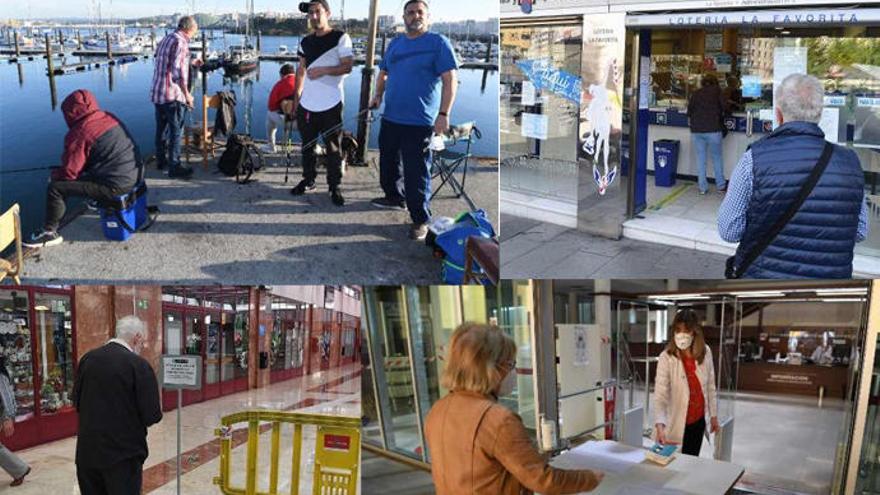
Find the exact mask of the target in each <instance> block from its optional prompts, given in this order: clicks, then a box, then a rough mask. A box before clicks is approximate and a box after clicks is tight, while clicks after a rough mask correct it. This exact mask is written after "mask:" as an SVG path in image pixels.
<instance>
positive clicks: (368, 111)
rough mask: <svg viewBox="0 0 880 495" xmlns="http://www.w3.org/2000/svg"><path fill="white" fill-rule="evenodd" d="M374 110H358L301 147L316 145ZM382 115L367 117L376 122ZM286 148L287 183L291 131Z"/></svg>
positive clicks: (368, 120) (285, 172)
mask: <svg viewBox="0 0 880 495" xmlns="http://www.w3.org/2000/svg"><path fill="white" fill-rule="evenodd" d="M373 110H374V109H372V108H365V109H363V110H361V111H360V112H358V113H357V115H355V116H354V117H349V118H348V119H344V120H343V121H342V122H340V123H338V124H336V125H334V126H333V127H331V128H329V129H326V130H324V131H323V132H321V133H319V134H318V137H316V138H315V139H312V140H311V141H309V142H308V143H306V144H303V145H302V147H301V148H300V149H302V150H305V149H306V148H308V147H310V146H311V147H314V146H315V145H316V144H318V140H319V139H321V138H323V137H324V136H326V135H327V134H332V133H334V132H336V131H338V130H340V129H342V128H343V127H345V124H346V122H351V121H352V120H355V119H359V118H361V116H362V115H363V114H365V113H366V114H369V113H370V112H372V111H373ZM380 116H381V115H376V114H370V115H368V117H367V122H374V121H375V120H376V119H377V118H379V117H380ZM284 148H285V152H286V166H285V169H284V183H285V184H287V178H288V175H289V174H290V162H291V156H290V153H291V151H292V148H293V142H292V140H291V137H290V133H288V134H287V144H286V145H285V146H284Z"/></svg>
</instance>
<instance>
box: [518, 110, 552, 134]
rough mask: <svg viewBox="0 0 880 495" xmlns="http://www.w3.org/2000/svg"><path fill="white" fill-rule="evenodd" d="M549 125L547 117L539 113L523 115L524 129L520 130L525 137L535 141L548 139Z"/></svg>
mask: <svg viewBox="0 0 880 495" xmlns="http://www.w3.org/2000/svg"><path fill="white" fill-rule="evenodd" d="M547 123H548V119H547V116H546V115H541V114H538V113H524V114H522V129H521V130H520V132H521V134H522V136H523V137H527V138H533V139H541V140H545V139H547Z"/></svg>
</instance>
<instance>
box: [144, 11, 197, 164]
mask: <svg viewBox="0 0 880 495" xmlns="http://www.w3.org/2000/svg"><path fill="white" fill-rule="evenodd" d="M198 29H199V27H198V25H197V24H196V20H195V18H193V17H192V16H184V17H181V18H180V22H178V23H177V31H174V32H173V33H171V34H169V35H167V36H165V37H164V38H163V39H162V41H160V42H159V45H158V46H157V47H156V55H155V59H156V60H155V63H154V69H153V84H152V86H151V87H150V99H151V100H152V101H153V104H154V105H156V166H157V167H158V168H159V170H162V169H164V168H165V167H166V166H168V176H169V177H179V178H183V179H186V178H189V177H190V176H192V173H193V171H192V169H191V168H189V167H185V166H181V165H180V137H181V134H182V133H183V123H184V121H185V119H186V114H187V112H188V111H189V110H190V109H191V108H192V107H193V97H192V94H190V92H189V88H188V86H187V85H188V84H189V67H190V59H189V41H190V40H191V39H193V37H194V36H195V35H196V31H198ZM200 62H201V60H197V61H196V63H195V65H196V66H198V65H201V64H200Z"/></svg>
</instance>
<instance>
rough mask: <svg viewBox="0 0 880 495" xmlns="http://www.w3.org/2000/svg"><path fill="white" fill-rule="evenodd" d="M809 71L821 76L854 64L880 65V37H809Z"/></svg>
mask: <svg viewBox="0 0 880 495" xmlns="http://www.w3.org/2000/svg"><path fill="white" fill-rule="evenodd" d="M805 45H806V46H807V50H808V52H807V61H808V62H807V71H808V73H809V74H812V75H814V76H816V77H819V78H827V77H831V76H833V75H834V74H836V73H839V72H840V71H841V70H845V69H847V68H849V67H851V66H852V65H854V64H864V65H880V39H877V38H824V37H823V38H809V39H806V40H805Z"/></svg>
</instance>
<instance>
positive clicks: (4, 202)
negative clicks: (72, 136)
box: [0, 35, 498, 233]
mask: <svg viewBox="0 0 880 495" xmlns="http://www.w3.org/2000/svg"><path fill="white" fill-rule="evenodd" d="M225 38H226V43H227V44H234V43H236V42H237V41H238V40H237V38H238V37H236V36H231V35H230V36H226V37H225ZM298 42H299V38H297V37H275V36H264V37H262V47H261V48H262V52H263V53H275V52H276V51H277V49H278V47H279V46H280V45H286V46H287V47H288V49H289V50H290V51H292V52H295V50H296V47H297V46H298ZM222 45H223V40H222V39H220V40H217V39H215V41H214V42H212V43H210V46H209V50H222V49H223V46H222ZM78 61H80V59H79V58H77V57H68V58H66V59H64V60H61V59H60V58H56V59H55V62H54V63H55V66H56V67H57V66H59V65H61V64H65V63H67V64H69V63H76V62H78ZM281 65H282V63H281V62H275V61H268V60H263V61H261V62H260V64H259V66H258V68H257V69H256V70H255V71H253V72H251V73H249V74H246V75H245V76H243V77H234V78H229V77H224V73H223V70H222V69H219V70H216V71H213V72H210V73H208V74H207V77H206V81H205V82H206V85H207V93H208V94H214V93H215V92H217V91H222V90H231V91H234V92H235V94H236V97H237V101H238V104H237V107H236V113H237V119H238V124H237V127H236V132H239V133H242V132H244V133H249V134H251V135H252V136H253V137H254V138H255V139H258V140H259V139H265V138H266V125H265V121H266V112H267V101H268V98H269V92H270V91H271V89H272V86H273V84H274V83H275V82H276V81H277V80H278V78H279V69H280V67H281ZM362 68H363V66H355V67H354V69H353V71H352V73H351V75H350V76H349V77H347V78H346V79H345V111H344V119H345V129H346V130H349V131H351V132H352V133H355V134H356V131H357V119H356V116H357V112H358V104H359V98H360V86H361V70H362ZM194 72H195V74H196V78H195V80H194V82H193V93H194V95H195V98H196V101H197V102H198V101H200V99H201V95H202V79H201V75H200V74H199V73H198V72H197V71H194ZM152 75H153V59H152V57H150V58H148V59H146V60H143V59H141V60H138V61H136V62H131V63H127V64H122V65H118V66H113V67H103V68H99V69H93V70H89V71H84V72H78V73H74V74H69V75H62V76H56V77H55V78H54V80H55V93H56V101H55V105H54V107H53V101H52V95H51V90H50V78H49V77H47V76H46V61H45V59H43V57H35V58H34V60H33V61H27V60H24V61H22V62H21V63H11V62H6V61H0V89H2V91H0V209H2V211H5V210H6V209H7V208H8V207H9V206H10V205H12V204H13V203H19V204H20V205H21V206H22V228H23V230H24V231H25V232H26V233H27V232H30V231H32V230H33V229H35V228H38V227H39V226H40V224H41V223H42V221H43V216H44V211H45V205H44V201H45V189H46V187H45V186H46V183H47V181H48V178H49V171H50V169H51V168H52V167H57V166H59V164H60V158H61V153H62V151H63V141H64V135H65V133H66V132H67V126H66V124H65V123H64V118H63V116H62V114H61V108H60V106H61V101H63V99H64V98H65V97H66V96H67V95H68V94H70V93H71V92H72V91H74V90H77V89H88V90H89V91H92V92H93V93H94V94H95V96H96V97H97V99H98V102H99V103H100V105H101V107H102V109H104V110H106V111H109V112H112V113H113V114H115V115H116V116H118V117H119V118H120V119H121V120H122V121H123V122H124V123H125V125H126V126H127V127H128V129H129V130H130V131H131V132H132V134H133V135H134V138H135V140H136V141H137V144H138V145H139V147H140V149H141V151H142V153H143V154H145V155H149V154H151V153H153V150H154V148H155V146H154V139H155V115H154V107H153V105H152V103H151V102H150V97H149V86H150V81H151V79H152ZM459 81H460V85H459V87H458V94H457V97H456V101H455V106H454V107H453V112H452V116H453V118H452V123H453V124H457V123H462V122H469V121H475V122H476V123H477V126H478V127H479V128H480V129H481V130H482V139H480V140H479V141H477V142H476V143H475V144H474V145H473V147H472V151H473V153H474V154H475V155H477V156H491V157H494V156H497V153H498V131H497V129H498V112H497V108H498V73H497V72H495V71H488V72H487V71H483V70H475V69H462V70H460V71H459ZM196 113H200V109H199V107H198V105H197V108H196ZM194 118H195V119H196V120H198V118H199V115H195V116H191V117H190V118H189V120H188V122H191V121H192V120H193V119H194ZM210 118H212V117H209V119H210ZM378 134H379V122H378V121H377V122H374V123H373V125H372V127H371V132H370V139H369V147H370V148H376V147H377V139H378ZM294 142H301V139H300V137H299V136H298V135H295V136H294ZM376 188H377V192H378V190H379V186H378V184H377V185H376Z"/></svg>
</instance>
